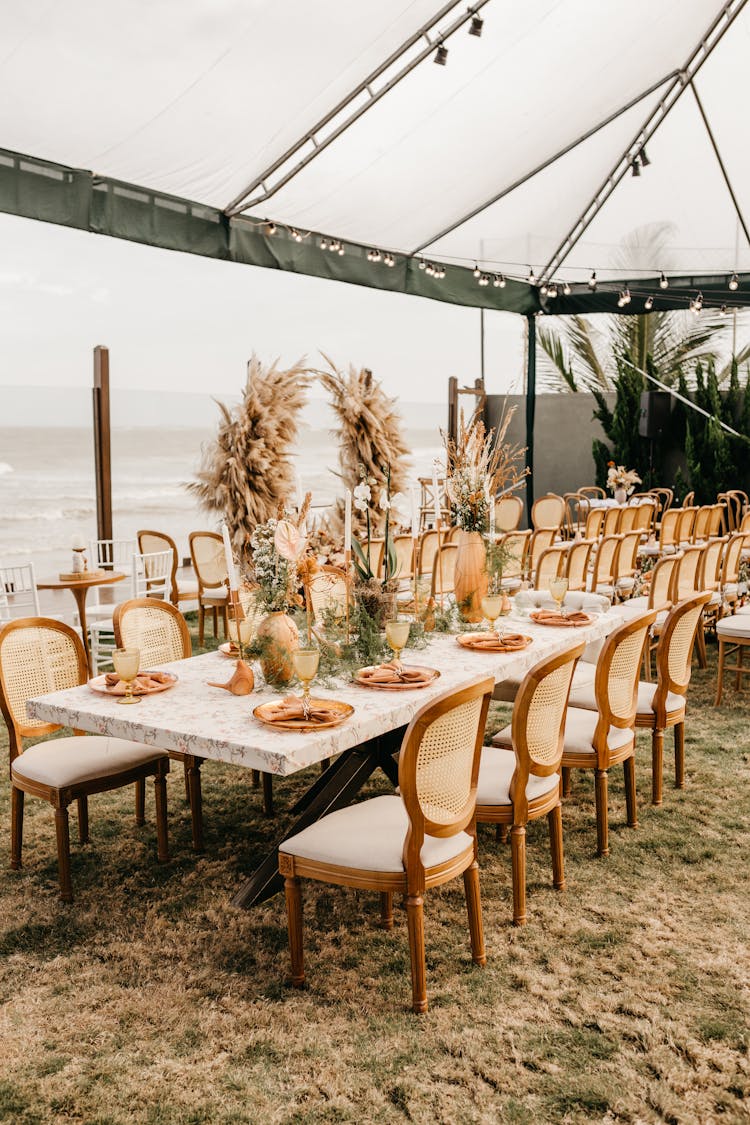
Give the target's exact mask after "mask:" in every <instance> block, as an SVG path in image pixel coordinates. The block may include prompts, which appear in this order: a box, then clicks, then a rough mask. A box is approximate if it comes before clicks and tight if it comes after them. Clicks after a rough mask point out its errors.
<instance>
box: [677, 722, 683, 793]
mask: <svg viewBox="0 0 750 1125" xmlns="http://www.w3.org/2000/svg"><path fill="white" fill-rule="evenodd" d="M674 787H675V789H684V788H685V724H684V723H677V725H676V726H675V728H674Z"/></svg>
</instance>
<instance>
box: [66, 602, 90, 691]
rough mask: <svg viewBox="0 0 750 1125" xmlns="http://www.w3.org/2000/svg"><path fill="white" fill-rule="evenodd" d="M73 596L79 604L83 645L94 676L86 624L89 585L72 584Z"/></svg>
mask: <svg viewBox="0 0 750 1125" xmlns="http://www.w3.org/2000/svg"><path fill="white" fill-rule="evenodd" d="M71 589H72V592H73V597H74V598H75V600H76V605H77V606H78V621H79V623H80V626H81V637H82V638H83V647H84V649H85V652H86V661H87V663H88V666H89V675H90V676H93V674H94V669H93V668H92V667H91V649H90V648H89V630H88V626H87V624H86V595H87V594H88V592H89V590H88V586H72V587H71Z"/></svg>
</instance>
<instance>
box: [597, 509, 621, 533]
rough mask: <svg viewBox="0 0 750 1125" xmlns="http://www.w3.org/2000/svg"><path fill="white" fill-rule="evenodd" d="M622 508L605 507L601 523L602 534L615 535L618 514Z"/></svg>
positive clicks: (618, 519)
mask: <svg viewBox="0 0 750 1125" xmlns="http://www.w3.org/2000/svg"><path fill="white" fill-rule="evenodd" d="M621 514H622V509H620V508H607V509H606V510H605V512H604V521H603V523H602V535H603V536H604V535H616V534H617V528H618V525H619V523H620V516H621Z"/></svg>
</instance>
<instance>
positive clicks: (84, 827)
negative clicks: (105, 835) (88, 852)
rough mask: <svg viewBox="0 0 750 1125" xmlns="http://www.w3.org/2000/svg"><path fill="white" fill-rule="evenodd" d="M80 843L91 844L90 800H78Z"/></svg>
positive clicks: (80, 798)
mask: <svg viewBox="0 0 750 1125" xmlns="http://www.w3.org/2000/svg"><path fill="white" fill-rule="evenodd" d="M78 842H79V843H81V844H88V843H89V799H88V797H79V798H78Z"/></svg>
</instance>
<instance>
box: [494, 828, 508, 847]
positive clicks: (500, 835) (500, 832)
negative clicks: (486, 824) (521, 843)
mask: <svg viewBox="0 0 750 1125" xmlns="http://www.w3.org/2000/svg"><path fill="white" fill-rule="evenodd" d="M495 839H496V840H497V842H498V844H507V843H508V825H507V824H498V825H497V827H496V828H495Z"/></svg>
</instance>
